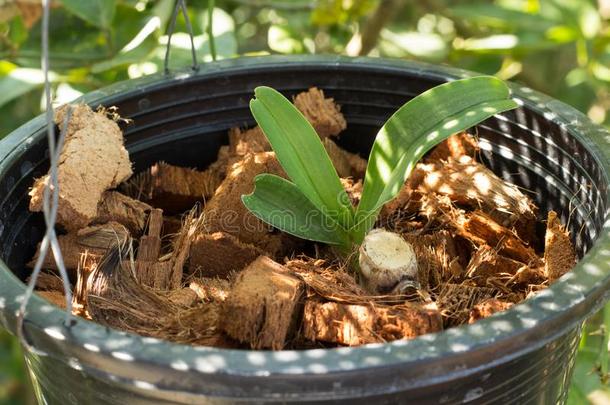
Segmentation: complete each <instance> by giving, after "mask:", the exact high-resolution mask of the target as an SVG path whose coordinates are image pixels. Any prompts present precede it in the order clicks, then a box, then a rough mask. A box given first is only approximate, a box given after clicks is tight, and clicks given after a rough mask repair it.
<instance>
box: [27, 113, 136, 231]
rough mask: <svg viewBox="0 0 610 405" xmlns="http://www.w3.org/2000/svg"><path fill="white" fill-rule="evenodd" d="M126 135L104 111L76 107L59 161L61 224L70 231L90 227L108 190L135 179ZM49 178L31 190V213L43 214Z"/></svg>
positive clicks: (58, 119)
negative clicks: (124, 136) (41, 212)
mask: <svg viewBox="0 0 610 405" xmlns="http://www.w3.org/2000/svg"><path fill="white" fill-rule="evenodd" d="M66 113H67V107H62V108H59V109H58V110H57V112H56V114H55V122H56V123H57V124H58V125H59V126H60V127H62V126H63V121H64V114H66ZM131 174H132V171H131V162H130V160H129V154H128V152H127V149H125V146H124V145H123V133H122V132H121V130H120V128H119V126H118V125H117V123H116V122H115V121H113V120H112V119H110V118H108V117H107V116H106V113H105V112H103V111H100V112H94V111H93V110H91V108H90V107H89V106H87V105H84V104H81V105H76V106H72V115H71V119H70V121H69V125H68V131H67V133H66V138H65V142H64V146H63V149H62V151H61V155H60V158H59V165H58V183H59V188H60V195H59V208H58V211H57V223H58V224H60V225H62V226H63V227H64V228H66V229H68V230H78V229H80V228H82V227H84V226H87V225H89V223H91V221H93V219H94V218H95V217H96V215H97V206H98V203H99V201H100V199H101V197H102V194H103V193H104V191H106V190H108V189H111V188H115V187H117V186H118V185H119V184H120V183H121V182H122V181H124V180H126V179H127V178H128V177H129V176H131ZM49 180H50V179H49V175H46V176H43V177H41V178H39V179H37V180H36V182H35V183H34V186H33V187H32V190H31V191H30V197H31V199H30V211H41V210H42V200H43V190H44V188H45V187H46V185H47V184H48V183H49Z"/></svg>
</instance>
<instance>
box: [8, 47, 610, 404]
mask: <svg viewBox="0 0 610 405" xmlns="http://www.w3.org/2000/svg"><path fill="white" fill-rule="evenodd" d="M466 75H469V73H466V72H463V71H459V70H455V69H449V68H443V67H438V66H429V65H423V64H418V63H412V62H402V61H388V60H380V59H366V58H360V59H347V58H340V57H309V56H304V57H291V58H286V57H264V58H245V59H234V60H226V61H222V62H218V63H211V64H208V65H206V66H204V67H202V69H201V71H200V72H198V73H193V72H190V71H189V72H184V73H177V74H173V75H170V76H162V75H155V76H151V77H146V78H143V79H139V80H132V81H127V82H124V83H119V84H116V85H114V86H111V87H109V88H106V89H103V90H100V91H96V92H94V93H91V94H88V95H87V96H86V97H85V101H86V102H88V103H90V104H92V105H94V106H96V105H98V104H103V105H106V106H110V105H116V106H118V107H119V109H120V112H121V114H122V115H123V116H126V117H129V118H132V119H133V120H134V124H133V125H130V126H127V127H126V128H125V134H126V137H127V144H128V147H129V150H130V152H131V156H132V159H133V160H134V161H135V162H136V170H140V169H143V168H145V167H147V166H148V165H150V164H152V163H154V162H156V161H157V160H161V159H163V160H166V161H168V162H170V163H175V164H179V165H186V166H198V167H205V166H206V165H207V164H209V163H210V162H211V161H212V160H213V159H214V158H215V156H216V151H217V149H218V148H219V146H220V145H222V144H223V143H226V142H227V136H226V133H227V129H229V128H230V127H233V126H236V125H239V126H244V125H250V124H252V123H253V120H252V117H251V115H250V112H249V109H248V101H249V100H250V98H251V97H252V90H253V88H254V87H255V86H257V85H262V84H264V85H269V86H273V87H275V88H277V89H279V90H281V91H283V92H284V93H286V94H295V93H297V92H298V91H301V90H304V89H306V88H308V87H309V86H314V85H315V86H318V87H320V88H322V89H324V91H325V92H326V93H327V94H328V95H329V96H332V97H334V98H335V99H336V101H337V102H338V103H339V104H341V105H342V107H343V108H342V110H343V112H344V114H345V116H346V119H347V122H348V123H349V125H348V130H347V133H346V134H345V135H343V136H342V138H341V142H340V143H341V144H342V145H343V146H345V147H346V148H348V149H350V150H352V151H358V152H360V153H362V154H363V155H366V154H367V151H368V150H369V148H370V146H371V144H372V141H373V137H374V135H375V133H376V130H377V128H378V127H379V126H380V125H381V124H382V123H383V121H384V120H385V119H386V118H387V117H388V116H389V115H390V114H391V113H392V112H393V111H394V110H395V109H396V108H397V107H398V106H399V105H401V104H402V103H404V102H405V101H406V100H408V99H409V98H411V97H413V96H414V95H416V94H418V93H420V92H422V91H424V90H426V89H428V88H430V87H432V86H434V85H436V84H439V83H441V82H444V81H446V80H449V79H451V78H455V77H460V76H466ZM512 88H513V92H514V95H515V97H517V98H518V99H520V100H521V101H522V103H523V106H522V107H521V108H520V109H518V110H516V111H512V112H509V113H506V114H503V115H502V116H498V117H495V118H493V119H490V120H488V121H486V122H485V123H484V124H482V125H480V126H479V127H478V131H479V132H478V133H479V137H480V139H481V141H482V148H483V155H484V158H485V159H486V160H487V163H488V164H489V166H490V167H491V168H492V169H493V170H494V171H495V172H496V173H498V174H499V175H500V176H502V177H504V178H506V179H509V180H511V181H513V182H515V183H517V184H518V185H520V186H523V187H524V188H525V189H527V190H530V191H531V195H532V197H533V198H534V199H535V200H536V202H537V203H538V204H539V205H540V207H542V210H543V211H546V210H548V209H554V210H557V211H558V212H560V213H561V216H562V220H563V221H567V219H568V217H569V216H570V230H571V232H572V233H573V234H574V235H575V238H576V245H577V248H578V251H579V254H580V256H581V261H580V263H579V264H578V266H577V267H576V268H575V269H574V271H573V272H571V273H569V274H567V275H566V276H564V277H563V278H562V279H561V280H559V281H558V282H557V283H555V284H554V285H553V286H552V287H551V288H549V289H548V290H545V291H544V292H542V293H540V294H539V295H537V296H536V297H535V298H533V299H530V300H528V301H526V302H525V303H523V304H520V305H517V306H516V307H514V308H513V309H511V310H509V311H507V312H504V313H501V314H498V315H497V316H493V317H491V318H489V319H485V320H483V321H480V322H478V323H477V324H475V325H471V326H464V327H459V328H455V329H451V330H448V331H446V332H443V333H438V334H434V335H426V336H422V337H420V338H418V339H415V340H411V341H397V342H393V343H389V344H375V345H367V346H363V347H357V348H339V349H329V350H321V349H320V350H307V351H283V352H275V353H274V352H263V351H238V350H224V349H215V348H205V347H189V346H182V345H176V344H171V343H167V342H163V341H159V340H156V339H150V338H142V337H140V336H135V335H131V334H126V333H122V332H118V331H115V330H111V329H107V328H105V327H102V326H100V325H97V324H94V323H91V322H87V321H84V320H81V319H78V320H76V322H75V324H74V325H73V326H71V327H69V328H66V327H63V326H61V325H62V316H63V313H62V312H60V311H59V310H58V309H57V308H55V307H53V306H51V305H49V304H47V303H46V302H45V301H43V300H41V299H39V298H34V299H33V300H32V302H31V304H30V306H29V313H28V317H27V322H26V325H25V330H26V332H27V336H28V339H29V340H30V342H31V344H33V345H34V346H35V347H36V348H38V349H40V350H41V351H43V352H44V353H42V354H33V353H28V354H27V355H26V358H27V362H28V366H29V368H30V371H31V375H32V377H33V380H34V384H35V386H36V390H37V394H38V395H39V397H40V400H41V403H43V402H42V401H43V398H44V401H45V402H44V403H49V404H69V403H79V404H80V403H91V404H93V403H95V404H127V403H129V404H142V403H184V404H187V403H235V402H259V403H263V402H314V401H319V402H326V401H345V402H348V403H396V402H409V403H442V404H456V403H464V402H468V403H480V404H488V403H489V404H491V403H494V404H499V403H518V404H525V403H540V404H555V403H562V402H564V401H565V398H566V394H567V389H568V386H569V381H570V376H571V371H572V366H573V363H574V355H575V351H576V347H577V343H578V339H579V335H580V332H581V327H582V323H583V321H584V319H585V318H586V317H587V316H588V315H590V314H591V313H592V312H593V311H595V310H596V309H598V308H599V307H600V306H601V305H602V304H603V303H604V302H605V301H606V298H607V293H608V286H609V285H610V221H609V219H608V218H609V215H608V213H609V188H608V185H609V178H610V134H608V132H606V131H605V130H604V129H602V128H600V127H598V126H595V125H593V124H592V123H590V122H589V121H588V120H587V118H586V117H584V116H583V115H582V114H580V113H578V112H576V111H575V110H574V109H572V108H570V107H568V106H566V105H565V104H562V103H560V102H558V101H555V100H552V99H550V98H548V97H546V96H543V95H541V94H539V93H536V92H534V91H532V90H530V89H527V88H523V87H520V86H517V85H514V86H512ZM43 126H44V121H43V119H42V117H39V118H37V119H34V120H32V121H31V122H29V123H28V124H26V125H24V126H23V127H21V128H19V129H18V130H17V131H15V132H14V133H12V134H11V135H9V136H8V137H7V138H5V139H4V140H3V141H2V142H1V143H0V196H1V202H0V246H1V249H2V251H1V254H2V260H3V262H2V263H0V310H1V312H0V321H1V323H2V325H4V326H5V327H6V328H8V329H9V330H10V331H12V332H14V331H15V311H16V310H17V308H18V303H19V302H20V301H21V298H22V294H23V292H24V285H23V283H22V281H21V280H23V279H24V277H25V276H26V274H27V270H26V269H25V267H24V263H25V262H26V261H27V260H28V259H29V258H30V257H31V256H32V254H33V249H34V245H35V243H36V242H38V241H39V240H40V239H41V237H42V232H43V228H42V220H41V216H40V215H39V214H35V215H33V214H30V213H29V212H28V210H27V201H28V197H27V191H28V187H30V186H31V184H32V181H33V178H34V177H36V176H40V175H42V174H43V173H45V172H46V170H47V168H48V162H47V156H46V154H45V151H46V147H45V145H46V140H45V139H44V131H43Z"/></svg>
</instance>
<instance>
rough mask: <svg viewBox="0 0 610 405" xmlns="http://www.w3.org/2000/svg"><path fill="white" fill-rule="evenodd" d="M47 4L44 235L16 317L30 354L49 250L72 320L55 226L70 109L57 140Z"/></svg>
mask: <svg viewBox="0 0 610 405" xmlns="http://www.w3.org/2000/svg"><path fill="white" fill-rule="evenodd" d="M50 3H51V2H50V0H42V7H43V14H42V35H41V37H42V57H41V61H40V63H41V67H42V71H43V73H44V95H45V105H46V114H45V116H46V132H47V142H48V147H49V159H50V170H49V178H48V180H47V183H46V184H45V185H44V190H43V200H42V211H43V214H44V220H45V225H46V231H45V235H44V238H43V240H42V243H41V245H40V254H39V256H38V259H37V260H36V264H35V266H34V270H33V271H32V275H31V277H30V281H29V284H28V286H27V289H26V292H25V295H24V297H23V301H22V302H21V306H20V307H19V312H18V314H17V336H18V338H19V340H20V342H21V344H22V346H23V347H24V348H25V349H26V350H28V351H31V352H35V351H36V350H35V349H34V348H33V347H32V346H31V345H30V344H29V343H28V341H27V338H26V336H25V330H24V321H25V315H26V309H27V305H28V302H29V300H30V298H31V297H32V294H33V293H34V288H35V286H36V280H37V279H38V275H39V274H40V271H41V269H42V265H43V263H44V260H45V258H46V257H47V255H48V254H49V249H50V250H51V252H52V253H53V257H54V259H55V263H56V264H57V268H58V269H59V273H60V275H61V279H62V282H63V286H64V293H65V298H66V317H65V320H64V326H69V325H70V321H71V317H72V291H71V289H70V280H69V279H68V272H67V270H66V267H65V265H64V261H63V257H62V254H61V249H60V247H59V241H58V239H57V234H56V232H55V222H56V219H57V210H58V207H59V181H58V164H59V155H60V154H61V150H62V148H63V144H64V139H65V136H66V132H67V129H68V123H69V121H70V118H71V116H72V109H71V108H70V107H68V110H67V112H66V115H65V118H64V120H63V123H62V124H63V125H62V128H61V130H60V134H59V138H58V139H57V140H56V139H55V125H54V124H53V105H52V103H51V84H50V81H49V16H50ZM39 353H40V352H39Z"/></svg>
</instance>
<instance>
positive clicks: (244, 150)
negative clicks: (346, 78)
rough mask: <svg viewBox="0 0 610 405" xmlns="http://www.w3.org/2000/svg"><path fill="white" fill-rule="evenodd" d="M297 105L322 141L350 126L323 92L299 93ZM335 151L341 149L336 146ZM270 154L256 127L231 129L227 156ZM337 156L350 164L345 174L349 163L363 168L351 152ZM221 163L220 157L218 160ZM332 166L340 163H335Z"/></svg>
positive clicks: (263, 138)
mask: <svg viewBox="0 0 610 405" xmlns="http://www.w3.org/2000/svg"><path fill="white" fill-rule="evenodd" d="M294 105H295V107H296V108H297V109H299V110H300V111H301V113H302V114H303V115H304V116H305V119H307V120H308V121H309V123H310V124H311V125H312V126H313V127H314V129H315V130H316V132H317V133H318V135H319V136H320V138H322V139H324V138H327V137H330V136H335V135H338V134H339V133H340V132H341V131H343V130H344V129H345V128H346V126H347V124H346V122H345V119H344V118H343V115H342V114H341V112H340V108H339V106H338V105H337V104H335V102H334V100H333V99H332V98H324V92H322V91H321V90H318V89H317V88H315V87H313V88H311V89H309V90H308V91H306V92H302V93H299V94H298V95H297V96H296V97H295V99H294ZM333 145H334V144H333ZM329 147H330V148H332V147H333V146H332V145H331V146H327V151H328V149H329ZM334 147H336V148H338V147H337V146H336V145H334ZM269 151H271V145H270V144H269V141H268V140H267V138H266V137H265V134H264V133H263V131H262V130H261V129H260V128H259V127H253V128H250V129H245V130H242V129H240V128H232V129H230V130H229V147H228V150H226V151H223V152H228V155H229V156H245V155H247V154H249V153H260V152H269ZM335 152H336V153H337V154H338V155H340V157H339V156H337V158H338V159H343V161H342V162H341V164H347V166H344V167H345V168H346V169H345V170H348V171H350V172H351V167H349V165H350V162H351V163H353V164H356V165H357V164H361V163H360V162H357V161H356V160H355V158H354V157H353V156H350V155H351V154H349V153H348V152H345V151H342V150H341V151H335ZM330 153H331V152H330V151H329V154H330ZM223 157H226V156H223ZM345 159H348V161H347V162H346V161H345ZM219 160H221V156H219ZM333 162H334V163H338V162H335V160H334V159H333ZM365 169H366V161H365ZM363 173H364V171H363ZM341 176H343V175H341ZM345 176H351V174H345Z"/></svg>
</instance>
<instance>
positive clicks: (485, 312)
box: [468, 298, 513, 324]
mask: <svg viewBox="0 0 610 405" xmlns="http://www.w3.org/2000/svg"><path fill="white" fill-rule="evenodd" d="M512 306H513V303H512V302H507V301H502V300H499V299H497V298H490V299H488V300H485V301H483V302H481V303H480V304H477V305H475V306H474V307H473V308H472V309H471V310H470V317H469V318H468V323H470V324H472V323H475V322H476V321H478V320H479V319H483V318H488V317H490V316H492V315H493V314H495V313H497V312H502V311H506V310H507V309H509V308H510V307H512Z"/></svg>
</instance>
